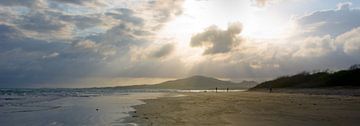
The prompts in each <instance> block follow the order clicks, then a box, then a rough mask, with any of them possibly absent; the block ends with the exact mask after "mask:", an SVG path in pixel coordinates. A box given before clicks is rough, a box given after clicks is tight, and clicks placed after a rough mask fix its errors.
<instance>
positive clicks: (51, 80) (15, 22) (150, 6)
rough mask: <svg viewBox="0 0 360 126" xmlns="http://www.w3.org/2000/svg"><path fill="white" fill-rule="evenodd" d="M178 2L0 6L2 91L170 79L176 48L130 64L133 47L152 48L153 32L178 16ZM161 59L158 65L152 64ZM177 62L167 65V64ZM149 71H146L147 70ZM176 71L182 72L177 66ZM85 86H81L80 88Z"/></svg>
mask: <svg viewBox="0 0 360 126" xmlns="http://www.w3.org/2000/svg"><path fill="white" fill-rule="evenodd" d="M182 3H183V1H182V0H176V1H168V0H156V1H139V2H135V3H134V2H132V1H116V2H114V1H98V0H91V1H79V0H33V1H32V0H26V1H13V0H12V1H10V0H9V1H8V0H5V1H1V2H0V7H1V8H0V45H1V46H0V87H32V86H40V87H41V85H47V84H49V85H53V87H57V86H62V85H61V84H64V83H65V84H67V86H71V84H73V83H76V82H77V81H79V80H81V79H82V78H92V77H94V78H97V77H100V78H101V77H104V76H105V75H106V77H114V78H116V77H121V76H127V77H141V76H143V77H146V76H168V75H171V76H174V75H175V73H176V71H177V70H174V71H171V72H165V71H166V70H165V69H164V70H163V72H158V74H152V73H156V71H157V70H158V68H154V69H149V68H150V67H152V66H154V64H159V67H160V66H162V67H165V68H166V69H171V68H174V66H179V64H180V63H181V62H179V61H175V60H176V59H171V60H170V58H171V57H170V58H169V59H168V58H165V57H168V56H169V55H170V54H172V52H173V50H174V45H172V44H161V45H163V46H159V47H158V48H156V49H154V50H151V52H147V54H148V55H147V56H148V57H152V58H147V59H141V60H140V61H136V62H135V61H134V62H132V61H131V55H132V54H131V47H133V46H138V47H143V48H146V47H148V46H149V45H152V43H153V41H156V40H155V38H156V37H155V36H156V32H157V31H158V30H160V29H161V28H162V26H163V25H164V24H165V23H167V22H168V21H170V20H171V19H173V18H174V17H176V16H178V15H180V14H181V12H182ZM156 59H162V60H159V61H158V60H156ZM173 61H174V62H176V63H171V62H173ZM147 67H149V68H147ZM179 68H180V67H179ZM80 86H84V85H80Z"/></svg>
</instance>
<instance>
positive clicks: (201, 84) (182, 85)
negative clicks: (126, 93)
mask: <svg viewBox="0 0 360 126" xmlns="http://www.w3.org/2000/svg"><path fill="white" fill-rule="evenodd" d="M256 84H257V83H256V82H254V81H243V82H241V83H234V82H231V81H223V80H218V79H215V78H211V77H205V76H192V77H189V78H184V79H178V80H171V81H166V82H163V83H160V84H154V85H134V86H124V87H117V88H122V89H192V90H199V89H215V88H218V89H226V88H229V89H248V88H250V87H253V86H255V85H256Z"/></svg>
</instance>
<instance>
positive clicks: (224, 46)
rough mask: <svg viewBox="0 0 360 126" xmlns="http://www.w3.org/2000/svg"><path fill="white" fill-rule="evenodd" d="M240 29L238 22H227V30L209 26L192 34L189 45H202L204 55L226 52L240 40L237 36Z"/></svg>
mask: <svg viewBox="0 0 360 126" xmlns="http://www.w3.org/2000/svg"><path fill="white" fill-rule="evenodd" d="M241 31H242V25H241V24H240V23H239V22H236V23H231V24H229V26H228V29H227V30H221V29H219V28H218V27H217V26H210V27H208V28H207V29H205V31H204V32H202V33H198V34H196V35H194V36H192V38H191V42H190V45H191V46H192V47H204V48H205V51H204V55H207V54H217V53H227V52H229V51H231V50H232V49H233V48H234V47H235V46H236V45H237V44H239V43H240V42H241V38H240V37H239V36H238V35H239V34H240V32H241Z"/></svg>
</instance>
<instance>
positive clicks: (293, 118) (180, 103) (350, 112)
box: [127, 92, 360, 126]
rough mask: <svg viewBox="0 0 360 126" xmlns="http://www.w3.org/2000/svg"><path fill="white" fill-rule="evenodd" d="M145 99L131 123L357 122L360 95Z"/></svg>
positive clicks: (325, 125)
mask: <svg viewBox="0 0 360 126" xmlns="http://www.w3.org/2000/svg"><path fill="white" fill-rule="evenodd" d="M182 94H183V95H185V96H183V97H162V98H159V99H150V100H144V101H145V102H146V104H142V105H137V106H135V107H134V108H135V109H136V111H134V112H132V116H131V117H129V118H128V119H127V121H128V122H135V123H137V124H139V125H144V126H148V125H154V126H161V125H164V126H166V125H169V126H170V125H171V126H174V125H175V126H176V125H178V126H180V125H181V126H183V125H190V126H191V125H194V126H195V125H229V126H232V125H233V126H239V125H242V126H305V125H306V126H340V125H343V126H357V125H359V124H360V97H354V96H340V95H309V94H289V93H266V92H229V93H226V92H222V93H215V92H206V93H205V92H204V93H182Z"/></svg>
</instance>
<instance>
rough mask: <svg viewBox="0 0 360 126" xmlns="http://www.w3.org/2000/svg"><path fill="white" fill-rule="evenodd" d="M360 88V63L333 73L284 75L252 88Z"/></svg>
mask: <svg viewBox="0 0 360 126" xmlns="http://www.w3.org/2000/svg"><path fill="white" fill-rule="evenodd" d="M270 86H271V87H272V88H328V87H340V88H354V87H355V88H359V87H360V65H353V66H351V67H350V68H349V69H348V70H341V71H337V72H333V73H329V72H317V73H312V74H310V73H307V72H302V73H299V74H296V75H293V76H284V77H280V78H277V79H275V80H271V81H266V82H263V83H261V84H259V85H257V86H255V87H253V88H251V89H250V90H256V89H264V88H269V87H270Z"/></svg>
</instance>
